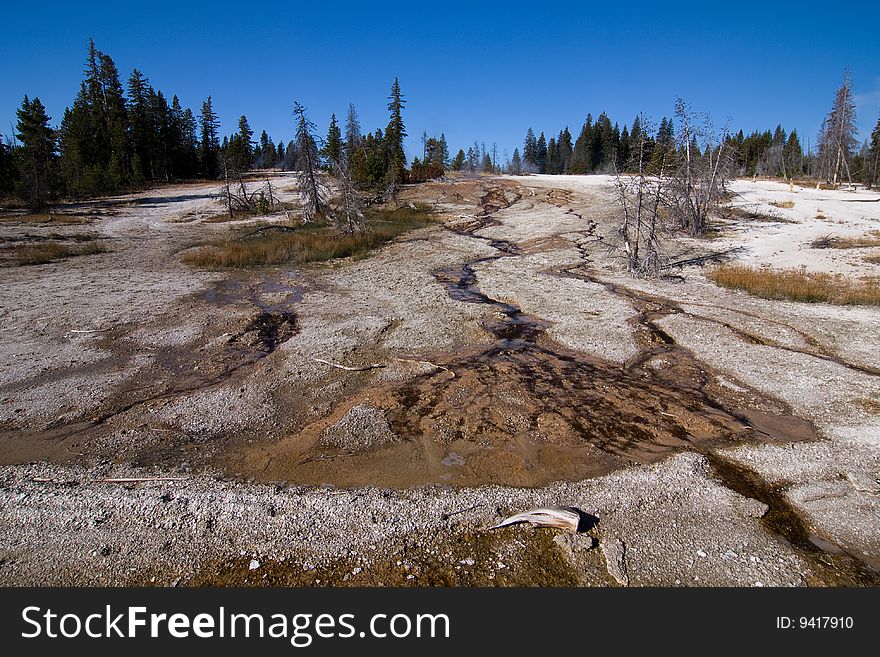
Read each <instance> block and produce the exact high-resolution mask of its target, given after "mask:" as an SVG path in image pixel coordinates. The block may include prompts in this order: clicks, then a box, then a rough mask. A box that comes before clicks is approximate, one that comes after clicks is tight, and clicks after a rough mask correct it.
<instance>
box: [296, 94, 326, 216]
mask: <svg viewBox="0 0 880 657" xmlns="http://www.w3.org/2000/svg"><path fill="white" fill-rule="evenodd" d="M293 115H294V116H295V117H296V150H297V155H298V158H297V159H298V162H297V179H298V183H299V197H300V206H301V207H302V214H303V221H304V222H306V223H308V222H310V221H313V220H314V219H315V217H316V216H318V215H321V214H325V213H326V211H327V198H328V196H329V193H328V192H329V189H328V187H327V183H326V182H325V181H324V179H323V178H322V177H321V174H320V173H319V172H318V167H319V165H320V161H319V156H318V144H317V141H316V139H315V137H314V133H315V130H316V126H315V124H314V123H312V122H311V121H309V119H308V117H307V116H306V108H305V107H303V106H302V105H300V104H299V103H296V102H295V103H294V104H293Z"/></svg>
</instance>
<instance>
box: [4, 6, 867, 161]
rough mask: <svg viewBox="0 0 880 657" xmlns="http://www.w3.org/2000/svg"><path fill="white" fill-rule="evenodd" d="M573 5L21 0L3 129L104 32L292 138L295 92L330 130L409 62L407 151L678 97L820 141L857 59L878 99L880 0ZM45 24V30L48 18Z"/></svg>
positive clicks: (122, 58) (9, 56)
mask: <svg viewBox="0 0 880 657" xmlns="http://www.w3.org/2000/svg"><path fill="white" fill-rule="evenodd" d="M701 4H702V6H700V4H696V3H694V4H691V3H687V2H665V3H640V2H626V3H599V2H597V3H590V4H587V3H583V2H578V3H573V2H572V3H569V2H552V3H551V2H543V3H542V2H532V3H518V2H476V1H475V0H474V1H471V2H453V1H451V0H446V1H445V2H427V3H417V2H407V3H367V2H361V3H347V2H317V1H314V0H312V1H311V2H306V3H302V2H297V1H295V0H289V1H288V2H283V3H273V2H261V3H250V4H248V3H241V2H238V3H227V2H223V1H216V2H211V3H184V2H177V3H167V2H162V1H161V0H157V1H155V2H151V3H137V2H129V3H119V2H116V3H101V2H93V3H88V5H87V6H84V7H82V6H75V5H76V3H54V2H43V3H40V4H33V5H32V4H29V3H24V2H15V3H8V4H7V5H6V6H5V7H4V10H3V24H4V34H3V40H2V42H0V80H2V84H0V133H3V134H8V133H10V132H11V129H10V125H11V124H12V123H13V122H14V120H15V109H16V107H18V106H19V105H20V103H21V98H22V96H23V95H24V94H29V95H30V96H39V97H40V98H41V99H42V101H43V102H44V104H45V105H46V106H47V108H48V111H49V114H50V115H51V116H52V117H53V123H57V122H58V121H60V118H61V114H62V112H63V110H64V107H65V106H66V105H68V104H70V103H71V102H72V100H73V97H74V95H75V94H76V91H77V89H78V87H79V82H80V80H81V78H82V69H83V65H84V61H85V54H86V45H87V43H88V38H89V37H90V36H91V37H93V38H94V39H95V41H96V44H97V46H98V48H99V49H101V50H102V51H104V52H106V53H108V54H110V55H111V56H112V57H113V59H114V61H115V62H116V64H117V66H118V67H119V69H120V72H121V74H122V77H123V81H125V80H126V79H127V77H128V74H129V73H130V72H131V69H132V68H134V67H137V68H138V69H140V70H141V71H142V72H143V73H144V74H145V75H146V76H147V77H148V78H149V79H150V81H151V83H152V84H153V85H154V86H155V87H156V88H158V89H161V90H162V91H163V92H164V93H165V94H166V95H167V96H168V97H169V98H170V97H171V95H173V94H177V95H178V96H179V97H180V99H181V102H182V103H183V104H184V105H185V106H189V107H192V108H193V110H194V111H197V110H198V108H199V107H200V105H201V101H202V100H203V99H204V98H205V97H207V96H208V94H212V96H213V98H214V102H215V108H216V110H217V112H218V113H219V114H220V119H221V122H222V132H223V133H224V134H227V133H231V132H233V131H234V130H235V126H236V123H237V118H238V116H239V115H240V114H246V115H247V116H248V119H249V120H250V124H251V126H252V127H253V128H254V130H255V131H257V133H258V134H259V131H260V130H262V129H266V130H267V132H269V134H270V135H271V136H272V137H273V138H275V139H276V140H277V139H278V138H279V137H281V138H283V139H284V140H285V141H287V140H288V139H290V137H291V136H292V132H293V130H292V118H291V109H292V106H293V101H294V100H298V101H300V102H301V103H303V104H304V105H305V106H306V107H307V108H308V109H309V113H310V116H311V118H312V120H313V121H314V122H315V123H317V124H318V126H319V130H320V131H321V132H326V126H327V123H328V121H329V118H330V113H331V112H336V115H337V117H340V116H344V114H345V112H346V109H347V107H348V103H349V102H353V103H354V104H355V106H356V107H357V108H358V111H359V113H360V118H361V124H362V127H363V128H365V129H375V128H376V127H382V128H384V126H385V125H386V123H387V111H386V107H385V105H386V102H387V101H386V96H387V95H388V92H389V89H390V86H391V82H392V81H393V79H394V77H395V76H398V77H399V78H400V82H401V86H402V89H403V92H404V94H405V96H406V99H407V101H408V104H407V107H406V111H405V114H404V119H405V122H406V127H407V130H408V132H409V135H410V137H409V140H408V143H407V150H408V152H409V153H410V154H415V153H419V152H420V151H421V146H420V144H419V142H418V136H419V135H420V134H421V131H422V130H426V131H427V132H428V134H438V135H439V133H441V132H445V134H446V137H447V140H448V142H449V145H450V149H451V150H452V151H453V153H454V152H455V150H457V149H458V148H459V147H464V148H465V149H466V148H467V145H468V144H470V143H473V141H474V140H478V141H485V142H486V143H487V145H491V143H492V142H493V141H496V142H497V143H498V148H499V153H504V152H505V151H507V152H508V153H511V154H512V152H513V149H514V147H517V146H519V147H521V144H522V139H523V136H524V134H525V131H526V129H527V128H528V127H529V126H533V127H534V129H535V131H536V134H537V133H540V132H541V131H542V130H543V131H545V132H547V136H548V138H549V136H550V134H551V133H553V134H555V133H556V132H558V131H559V130H560V129H561V128H562V127H564V126H565V125H568V126H570V128H571V130H572V132H573V133H575V135H576V133H577V131H578V130H579V128H580V126H581V124H582V123H583V121H584V118H585V116H586V114H587V112H592V113H593V116H596V115H598V114H599V113H600V112H602V111H603V110H604V111H606V112H608V114H609V115H610V116H611V118H612V120H616V121H619V122H620V123H621V125H622V124H623V123H630V122H631V120H632V117H633V116H634V115H635V114H636V113H637V112H638V111H644V112H645V113H646V114H648V115H649V116H652V117H653V118H655V119H656V121H657V122H659V119H660V118H661V117H662V116H663V115H671V114H672V105H673V102H674V99H675V97H676V96H682V97H683V98H685V99H687V100H688V101H689V102H690V104H691V105H692V106H693V107H694V109H697V110H702V111H708V112H710V113H711V115H712V117H713V119H714V120H715V123H716V124H718V125H720V124H722V123H724V121H725V120H726V119H727V118H728V117H729V118H730V123H731V126H733V127H734V128H735V129H738V128H743V129H744V130H745V131H746V132H749V131H751V130H754V129H766V128H773V127H774V126H775V125H776V124H777V123H782V124H783V126H784V127H785V128H786V129H788V130H791V129H792V128H796V129H797V130H798V132H799V133H801V135H802V138H801V140H802V143H803V144H804V146H806V145H807V143H808V142H815V136H816V132H817V129H818V127H819V123H820V122H821V120H822V117H823V115H824V114H825V113H826V112H827V111H828V107H829V105H830V103H831V101H832V99H833V95H834V91H835V89H836V87H837V86H838V84H839V83H840V80H841V77H842V74H843V70H844V68H845V67H847V66H849V67H850V68H851V71H852V78H853V83H854V89H855V93H856V99H857V101H858V105H857V119H858V121H857V122H858V127H859V129H860V131H861V132H862V136H866V135H867V134H868V133H869V132H870V130H871V129H872V128H873V126H874V124H875V123H876V121H877V118H878V114H880V30H878V29H877V26H878V24H880V8H878V6H880V3H876V2H875V3H867V2H866V3H861V2H846V3H842V2H838V3H832V4H831V5H830V8H820V6H819V5H814V4H812V3H810V2H808V1H806V0H803V1H801V2H796V3H773V2H762V3H741V4H731V5H730V6H728V7H721V6H720V4H716V3H713V2H711V0H709V1H706V2H703V3H701ZM35 26H38V27H35Z"/></svg>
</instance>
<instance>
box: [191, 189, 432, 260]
mask: <svg viewBox="0 0 880 657" xmlns="http://www.w3.org/2000/svg"><path fill="white" fill-rule="evenodd" d="M432 221H433V220H432V218H431V209H430V207H429V206H426V205H416V206H415V208H411V207H409V206H405V207H402V208H398V209H396V210H371V211H369V212H368V213H367V222H368V225H369V230H368V231H367V232H365V233H358V234H355V235H341V234H339V233H337V232H336V230H335V229H334V228H332V227H329V226H326V225H314V224H312V225H304V226H303V225H300V226H296V227H293V226H289V225H285V224H269V225H263V226H259V225H258V226H254V225H251V226H247V227H246V228H242V229H240V230H238V231H237V235H236V237H234V238H230V239H224V240H221V241H218V242H215V243H213V244H209V245H207V246H203V247H199V248H197V249H193V250H192V251H189V252H188V253H184V254H183V256H182V257H181V259H182V260H183V262H185V263H186V264H189V265H193V266H195V267H204V268H208V269H221V268H228V267H233V268H240V267H259V266H262V265H276V264H281V263H293V264H305V263H308V262H323V261H326V260H333V259H336V258H346V257H354V258H363V257H364V256H366V255H367V253H368V252H369V251H370V250H371V249H374V248H376V247H377V246H381V245H382V244H385V243H386V242H389V241H390V240H392V239H394V238H395V237H397V236H398V235H401V234H403V233H405V232H407V231H410V230H413V229H415V228H421V227H423V226H427V225H429V224H430V223H432ZM258 229H261V230H258Z"/></svg>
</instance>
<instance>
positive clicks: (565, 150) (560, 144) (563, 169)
mask: <svg viewBox="0 0 880 657" xmlns="http://www.w3.org/2000/svg"><path fill="white" fill-rule="evenodd" d="M556 147H557V148H558V149H559V172H560V173H568V172H569V171H570V170H571V155H572V150H573V146H572V143H571V132H569V131H568V126H565V129H564V130H563V131H562V132H560V133H559V138H558V139H557V140H556Z"/></svg>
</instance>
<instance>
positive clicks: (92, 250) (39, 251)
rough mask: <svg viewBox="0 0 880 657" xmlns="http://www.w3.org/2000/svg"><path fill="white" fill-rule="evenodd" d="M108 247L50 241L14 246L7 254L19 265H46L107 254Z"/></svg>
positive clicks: (91, 243) (90, 243) (89, 243)
mask: <svg viewBox="0 0 880 657" xmlns="http://www.w3.org/2000/svg"><path fill="white" fill-rule="evenodd" d="M107 251H108V249H107V247H105V246H103V245H102V244H98V243H95V242H86V243H84V244H74V245H70V244H61V243H60V242H54V241H48V242H41V243H39V244H22V245H20V246H14V247H12V248H11V249H9V250H8V251H7V252H8V253H9V254H11V255H12V258H13V260H14V261H15V263H16V264H19V265H44V264H46V263H48V262H53V261H55V260H61V259H63V258H73V257H75V256H84V255H95V254H96V253H106V252H107Z"/></svg>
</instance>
